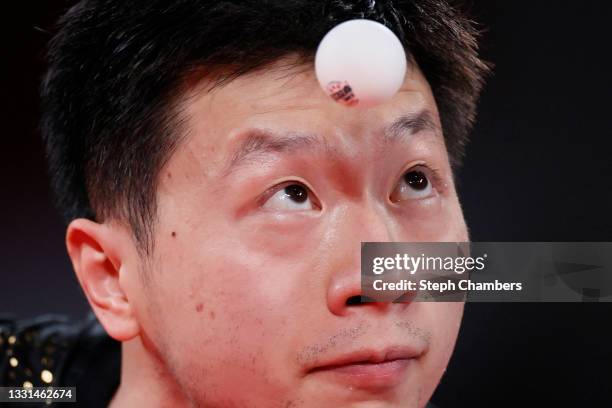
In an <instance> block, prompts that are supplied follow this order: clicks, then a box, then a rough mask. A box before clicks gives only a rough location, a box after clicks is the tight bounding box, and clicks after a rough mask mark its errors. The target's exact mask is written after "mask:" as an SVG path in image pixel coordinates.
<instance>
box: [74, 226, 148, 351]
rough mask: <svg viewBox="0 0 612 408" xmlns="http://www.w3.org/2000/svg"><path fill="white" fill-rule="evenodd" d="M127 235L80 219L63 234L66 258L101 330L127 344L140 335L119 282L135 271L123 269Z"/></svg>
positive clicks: (123, 231)
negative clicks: (69, 261) (70, 262)
mask: <svg viewBox="0 0 612 408" xmlns="http://www.w3.org/2000/svg"><path fill="white" fill-rule="evenodd" d="M126 235H128V234H127V232H126V230H125V229H122V228H120V227H119V226H118V225H115V224H106V223H104V224H99V223H96V222H94V221H90V220H87V219H83V218H79V219H76V220H73V221H72V222H71V223H70V225H69V226H68V231H67V233H66V246H67V248H68V255H69V256H70V259H71V260H72V266H73V267H74V270H75V272H76V276H77V278H78V280H79V283H80V284H81V287H82V288H83V291H84V292H85V296H86V297H87V300H88V301H89V304H90V305H91V307H92V308H93V311H94V313H95V314H96V316H97V317H98V320H99V321H100V323H101V324H102V326H104V329H105V330H106V332H107V333H108V334H109V336H111V337H113V338H114V339H116V340H118V341H127V340H130V339H132V338H134V337H135V336H137V335H138V333H139V325H138V321H137V319H136V316H135V313H134V310H135V309H134V305H132V304H130V300H129V298H128V296H127V293H126V292H125V289H126V288H124V287H122V283H124V282H125V281H126V280H128V279H129V278H130V277H129V276H123V275H126V274H128V273H133V272H134V271H129V270H128V268H126V265H125V260H126V257H127V255H128V254H129V251H128V250H127V249H126V248H127V247H129V245H127V246H126V239H129V235H128V236H127V237H126Z"/></svg>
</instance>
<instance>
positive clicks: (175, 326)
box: [149, 234, 306, 405]
mask: <svg viewBox="0 0 612 408" xmlns="http://www.w3.org/2000/svg"><path fill="white" fill-rule="evenodd" d="M181 236H185V237H187V236H189V238H185V240H184V243H183V244H181ZM192 237H193V235H191V234H177V236H176V237H175V238H173V240H172V241H173V242H172V244H171V245H172V250H168V249H169V248H168V247H166V251H164V253H165V255H164V256H160V257H159V261H158V263H157V270H156V271H155V272H154V274H155V277H154V282H153V285H154V286H153V287H154V289H153V290H152V292H153V293H152V296H151V299H150V300H153V299H154V301H153V304H155V305H157V306H156V307H152V308H151V309H150V313H149V318H150V319H151V321H153V322H154V323H155V326H157V327H158V330H157V331H158V332H159V333H160V334H159V335H160V336H161V337H163V338H165V339H166V340H164V344H162V345H161V346H160V347H162V348H163V349H162V350H161V352H162V355H165V356H168V358H167V364H168V365H169V366H170V367H171V369H172V371H173V372H175V374H176V376H177V377H179V378H178V380H179V382H180V383H183V384H185V386H186V387H187V388H191V387H192V386H193V389H194V392H196V391H197V388H196V386H197V387H200V386H202V385H203V384H204V385H206V386H207V387H208V389H212V390H216V391H217V392H218V395H219V396H221V395H226V396H227V395H232V394H233V393H232V390H228V389H227V387H230V385H231V384H236V383H237V382H238V383H241V384H243V385H241V387H242V388H244V387H252V388H253V389H252V390H251V391H250V392H246V393H243V394H244V395H258V396H261V397H262V398H276V397H274V395H278V396H281V395H283V394H284V393H285V391H286V389H287V388H288V384H290V383H291V381H293V379H292V374H293V373H292V371H291V368H292V367H291V365H290V364H287V361H293V360H292V359H291V357H292V356H291V347H292V345H293V344H294V343H295V342H296V340H295V338H292V337H291V336H292V335H293V336H295V334H296V333H297V332H296V330H297V329H296V327H294V326H292V324H293V322H295V321H300V318H299V315H300V314H301V313H302V312H303V311H305V310H306V308H305V307H301V306H300V305H299V304H298V303H297V302H296V301H295V299H296V298H298V293H299V291H300V290H301V288H300V285H301V283H300V279H296V277H299V276H304V273H303V272H300V271H301V270H302V269H303V268H304V266H303V265H302V264H301V263H296V262H291V261H290V259H292V258H291V257H287V256H286V254H285V257H284V258H279V259H275V254H274V253H270V252H265V251H261V248H260V247H259V245H255V244H253V243H252V242H251V241H250V240H248V239H244V238H245V237H244V236H241V237H240V239H232V238H231V237H228V234H225V236H223V235H219V236H218V238H217V239H215V240H214V243H212V242H210V241H209V242H207V240H206V239H202V241H201V242H202V244H194V242H197V240H194V239H192ZM264 241H265V239H264ZM247 242H251V244H247ZM207 244H208V245H207ZM262 245H264V247H266V246H267V247H268V248H270V247H272V248H277V246H273V245H266V243H265V242H264V243H263V244H262ZM161 248H162V246H161V245H160V253H161V252H162V251H161ZM288 258H289V259H288ZM298 268H302V269H300V271H298V270H296V269H298ZM290 334H291V335H290ZM297 334H299V333H297ZM198 384H199V385H198ZM245 384H248V385H245ZM272 384H274V385H272ZM264 405H265V404H264Z"/></svg>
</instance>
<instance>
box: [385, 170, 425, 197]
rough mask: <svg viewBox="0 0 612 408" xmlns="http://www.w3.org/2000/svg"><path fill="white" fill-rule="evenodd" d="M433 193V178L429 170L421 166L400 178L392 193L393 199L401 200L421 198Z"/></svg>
mask: <svg viewBox="0 0 612 408" xmlns="http://www.w3.org/2000/svg"><path fill="white" fill-rule="evenodd" d="M432 194H433V186H432V185H431V180H430V178H429V177H428V176H427V171H425V169H423V168H421V167H416V168H412V169H410V170H408V171H407V172H406V173H404V175H403V176H402V178H401V179H400V181H399V183H398V184H397V187H395V190H393V193H391V197H390V199H391V201H392V202H394V203H395V202H399V201H406V200H419V199H423V198H427V197H430V196H431V195H432Z"/></svg>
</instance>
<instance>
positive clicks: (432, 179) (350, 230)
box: [133, 61, 467, 407]
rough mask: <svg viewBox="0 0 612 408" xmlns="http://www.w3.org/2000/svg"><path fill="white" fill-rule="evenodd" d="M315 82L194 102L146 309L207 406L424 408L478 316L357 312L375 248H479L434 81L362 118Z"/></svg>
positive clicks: (294, 74)
mask: <svg viewBox="0 0 612 408" xmlns="http://www.w3.org/2000/svg"><path fill="white" fill-rule="evenodd" d="M313 71H314V70H313V69H312V67H308V66H306V67H304V66H301V67H298V68H287V61H281V62H279V63H277V64H275V65H274V66H272V67H270V68H268V69H266V70H264V71H262V72H259V73H257V74H252V75H247V76H243V77H240V78H238V79H236V80H234V81H232V82H230V83H229V84H226V85H224V86H222V87H219V88H217V89H215V90H214V91H213V92H206V91H205V90H204V88H198V89H194V90H193V92H192V93H191V94H190V95H189V97H188V98H186V99H185V101H184V103H183V114H184V115H185V116H184V117H185V122H184V127H185V130H186V131H187V132H188V135H187V137H186V138H185V139H184V141H183V142H182V143H181V145H180V146H179V148H178V150H177V151H176V152H175V153H174V154H173V156H172V157H171V159H170V160H169V161H168V163H167V164H166V165H165V167H164V169H163V171H162V173H161V175H160V179H159V186H158V205H159V206H158V217H159V220H158V223H157V224H156V227H155V245H156V246H155V251H154V255H152V257H153V258H152V262H151V264H152V265H154V268H153V270H150V271H148V275H149V283H148V284H147V285H144V286H143V288H142V292H141V293H140V294H139V295H138V296H136V297H135V299H133V301H134V302H135V308H136V310H137V312H138V313H137V315H138V316H139V319H140V325H141V328H142V334H143V336H144V337H145V338H147V339H148V340H149V341H150V343H151V344H150V346H149V347H150V348H151V349H155V350H156V351H157V352H158V355H159V356H162V357H161V358H162V361H163V364H164V365H165V367H166V368H167V369H168V372H169V373H171V374H170V375H171V376H172V377H173V379H174V380H175V381H177V382H178V384H179V385H180V386H181V388H182V389H183V390H184V391H185V392H186V393H187V394H188V396H189V397H190V398H191V399H192V400H193V401H194V402H195V403H198V404H200V405H202V406H222V407H233V406H237V407H243V406H244V407H297V406H305V407H344V406H355V407H357V406H358V407H366V406H367V407H391V406H393V407H417V406H422V405H424V404H425V402H426V401H427V400H428V399H429V397H430V396H431V394H432V392H433V390H434V388H435V387H436V385H437V383H438V381H439V379H440V376H441V375H442V373H443V372H444V369H445V367H446V365H447V363H448V359H449V358H450V355H451V352H452V349H453V346H454V342H455V339H456V336H457V332H458V328H459V324H460V320H461V315H462V310H463V305H462V304H461V303H425V302H418V303H417V302H415V303H405V304H382V303H378V304H376V303H370V304H362V305H359V304H358V302H355V301H354V300H355V299H356V298H355V297H356V296H359V294H360V243H361V242H362V241H465V240H467V231H466V227H465V223H464V220H463V215H462V212H461V208H460V205H459V202H458V199H457V195H456V192H455V189H454V185H453V180H452V174H451V169H450V166H449V160H448V156H447V153H446V149H445V145H444V141H443V137H442V134H441V131H440V124H439V118H438V113H437V109H436V105H435V102H434V99H433V96H432V94H431V90H430V88H429V86H428V84H427V82H426V80H425V79H424V77H423V76H422V74H421V73H420V71H419V70H418V69H417V68H416V67H414V68H413V69H412V70H411V71H409V73H408V74H407V77H406V81H405V83H404V86H403V88H402V90H401V91H400V92H399V93H398V94H397V95H396V96H395V97H394V98H393V99H392V100H391V101H389V102H387V103H385V104H382V105H378V106H375V107H373V108H368V109H365V108H347V107H344V106H341V105H339V104H336V103H334V102H333V101H332V100H331V99H330V98H329V97H327V96H326V95H325V94H324V93H323V92H322V91H321V90H320V88H319V85H318V83H317V81H316V78H315V77H314V74H313ZM134 262H136V261H134Z"/></svg>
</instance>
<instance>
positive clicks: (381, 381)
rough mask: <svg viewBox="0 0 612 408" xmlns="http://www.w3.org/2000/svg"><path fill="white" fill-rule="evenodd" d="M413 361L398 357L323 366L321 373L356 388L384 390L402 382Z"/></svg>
mask: <svg viewBox="0 0 612 408" xmlns="http://www.w3.org/2000/svg"><path fill="white" fill-rule="evenodd" d="M411 361H412V360H411V359H398V360H390V361H384V362H381V363H369V364H367V363H357V364H346V365H342V366H337V367H330V368H327V369H325V368H323V369H321V370H320V371H319V373H320V374H323V375H330V376H332V377H333V378H334V379H335V380H337V381H339V382H341V383H343V384H346V385H348V386H352V387H355V388H360V389H365V390H370V391H384V390H386V389H389V388H393V387H396V386H398V385H399V384H401V383H402V381H403V380H404V377H405V375H406V371H407V369H408V365H409V364H410V362H411Z"/></svg>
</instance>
